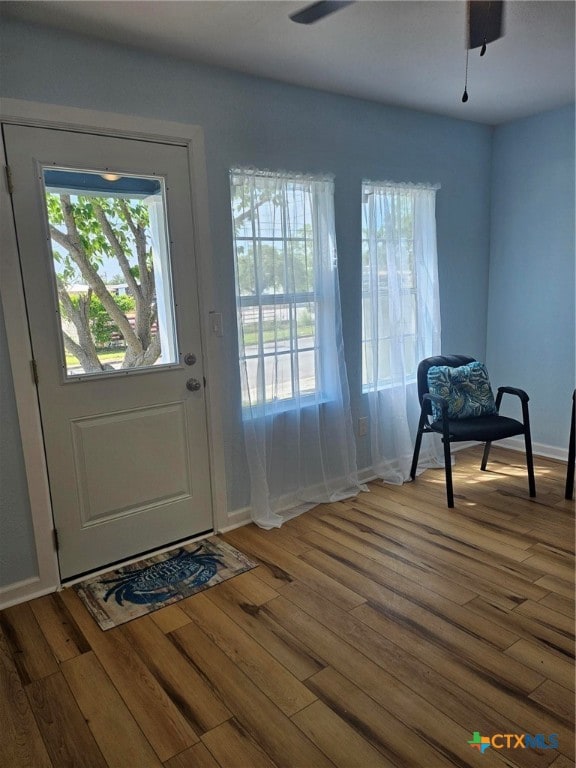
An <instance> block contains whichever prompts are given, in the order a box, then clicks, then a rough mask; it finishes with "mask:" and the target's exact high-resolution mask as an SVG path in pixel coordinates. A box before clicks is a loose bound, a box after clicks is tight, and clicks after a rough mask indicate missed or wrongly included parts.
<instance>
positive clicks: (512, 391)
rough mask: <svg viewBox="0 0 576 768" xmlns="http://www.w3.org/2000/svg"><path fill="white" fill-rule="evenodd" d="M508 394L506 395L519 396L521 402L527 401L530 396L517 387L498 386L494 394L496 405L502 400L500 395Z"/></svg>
mask: <svg viewBox="0 0 576 768" xmlns="http://www.w3.org/2000/svg"><path fill="white" fill-rule="evenodd" d="M503 394H508V395H516V397H519V398H520V400H521V401H522V402H523V403H527V402H528V400H530V398H529V397H528V395H527V394H526V392H524V390H523V389H518V388H517V387H498V394H497V395H496V399H497V403H496V407H498V405H499V404H500V401H501V400H502V395H503Z"/></svg>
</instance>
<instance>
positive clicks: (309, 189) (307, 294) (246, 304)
mask: <svg viewBox="0 0 576 768" xmlns="http://www.w3.org/2000/svg"><path fill="white" fill-rule="evenodd" d="M253 177H261V178H263V179H276V180H277V181H278V183H281V182H284V183H286V184H291V185H294V186H295V185H300V186H301V187H302V194H303V195H310V218H309V220H307V221H305V224H304V226H307V225H308V226H311V228H312V231H311V234H310V236H307V235H306V234H302V235H298V236H290V235H289V234H286V218H287V217H286V207H287V206H289V205H290V201H289V200H287V199H286V197H284V201H285V202H284V205H281V206H279V207H280V215H281V219H282V221H281V229H282V231H283V232H284V233H285V236H278V235H262V234H258V233H257V232H256V224H257V218H258V209H257V208H256V207H255V206H254V203H253V202H252V204H251V211H252V213H251V217H250V218H251V230H252V231H251V234H247V235H237V234H236V232H235V231H234V229H233V232H232V238H233V252H234V269H235V273H236V280H235V300H236V312H237V319H238V340H239V350H238V352H239V354H238V362H239V366H240V370H241V373H242V369H243V368H244V369H245V368H246V366H247V361H248V360H258V359H264V360H267V359H272V360H276V361H278V360H281V359H283V358H288V359H289V362H290V394H288V395H286V396H284V397H268V396H266V395H265V397H264V398H263V399H256V398H254V399H252V392H251V388H250V386H249V384H248V383H247V381H246V379H245V376H244V375H243V374H242V376H241V396H242V412H243V415H244V417H246V416H248V414H249V412H251V413H252V415H253V414H254V413H258V411H259V410H261V411H262V412H264V410H266V409H267V408H269V407H273V409H274V412H276V413H278V412H284V411H292V410H296V409H300V408H303V407H306V406H307V405H313V404H314V403H317V402H318V401H319V400H321V401H325V400H327V397H326V394H325V388H324V386H323V381H324V375H323V364H322V350H321V344H320V341H319V339H320V336H321V328H322V325H323V323H324V318H323V317H322V314H323V311H324V302H323V297H322V291H321V286H320V281H319V280H318V269H319V245H318V232H317V227H316V226H315V222H316V220H317V217H318V211H317V200H316V194H315V191H314V188H313V184H314V179H313V178H307V177H302V176H301V175H299V174H294V175H291V174H285V173H277V174H276V173H273V172H272V173H270V172H261V173H260V172H257V171H256V172H255V171H245V170H243V169H232V170H231V171H230V191H231V210H232V216H234V213H233V200H234V187H235V186H240V185H241V184H242V183H243V182H242V178H253ZM236 179H240V181H236ZM286 191H287V190H286V188H285V187H284V186H283V195H284V196H285V195H286ZM304 207H306V204H304ZM246 210H248V209H247V208H246ZM290 218H291V217H290ZM233 225H234V220H233ZM295 242H300V243H304V244H305V245H306V244H310V247H311V250H312V264H311V266H310V267H309V268H308V269H309V270H310V271H311V273H312V274H311V277H312V289H311V290H309V291H302V290H299V291H296V290H294V291H283V292H281V293H265V289H263V290H260V289H259V288H258V271H259V270H258V263H257V256H256V254H257V253H258V246H259V245H261V244H262V243H273V244H276V243H278V244H279V246H280V250H282V251H283V253H284V267H286V264H287V259H289V258H290V257H289V255H288V252H289V248H287V243H288V244H293V243H295ZM242 243H247V244H250V245H251V246H252V253H253V259H254V271H255V277H254V286H255V292H254V294H252V295H240V294H239V290H238V288H239V280H238V264H239V259H238V246H239V244H242ZM309 277H310V275H309V274H308V276H307V280H309ZM302 304H308V305H314V333H313V336H312V337H311V341H310V342H308V343H306V341H307V340H308V339H309V338H310V337H307V336H298V319H297V310H298V306H299V305H302ZM279 305H282V306H286V308H287V311H288V314H289V329H290V333H289V338H288V339H287V341H288V342H289V343H288V348H287V349H285V350H278V349H274V350H272V351H270V352H266V351H264V350H263V348H262V347H263V344H264V343H265V342H264V341H263V338H262V337H263V334H264V328H263V322H264V321H263V319H262V317H260V318H257V319H256V322H257V323H258V335H259V339H258V348H257V351H256V352H255V353H254V354H252V355H247V354H245V353H244V348H245V344H244V340H243V318H242V314H241V313H242V311H243V310H245V309H248V308H250V307H254V308H255V309H256V311H257V312H258V311H260V315H261V314H262V310H265V309H266V308H267V307H275V306H279ZM298 340H301V341H304V342H305V346H302V345H301V344H299V343H298ZM302 352H312V353H313V357H314V387H313V389H311V390H304V391H303V392H302V394H300V395H298V394H295V392H297V390H298V382H302V379H301V378H299V376H300V372H299V354H300V353H302ZM257 375H259V376H261V377H263V380H261V381H260V384H259V385H258V384H257V385H256V391H258V390H260V391H263V392H266V389H267V385H266V380H265V369H264V366H262V370H261V371H260V373H259V374H258V373H257Z"/></svg>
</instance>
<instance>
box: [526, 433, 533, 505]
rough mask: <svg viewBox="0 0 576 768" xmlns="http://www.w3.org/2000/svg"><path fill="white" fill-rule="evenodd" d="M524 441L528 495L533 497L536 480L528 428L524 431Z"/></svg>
mask: <svg viewBox="0 0 576 768" xmlns="http://www.w3.org/2000/svg"><path fill="white" fill-rule="evenodd" d="M524 441H525V443H526V467H527V468H528V488H529V489H530V496H531V498H534V496H536V482H535V481H534V459H533V457H532V440H531V438H530V430H529V429H528V430H526V432H525V433H524Z"/></svg>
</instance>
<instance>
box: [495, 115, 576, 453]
mask: <svg viewBox="0 0 576 768" xmlns="http://www.w3.org/2000/svg"><path fill="white" fill-rule="evenodd" d="M574 174H575V164H574V106H573V105H572V106H570V107H565V108H562V109H558V110H553V111H550V112H545V113H542V114H540V115H536V116H535V117H531V118H527V119H524V120H518V121H515V122H513V123H510V124H507V125H503V126H500V127H498V128H497V129H496V131H495V135H494V152H493V175H492V195H491V197H492V234H491V258H490V288H489V302H488V336H487V350H488V357H487V364H488V368H489V371H490V375H491V378H492V379H493V381H494V382H498V384H509V385H511V386H514V385H515V386H518V387H521V388H523V389H525V390H526V391H527V392H528V394H529V395H530V409H531V421H532V433H533V440H534V441H535V442H539V443H543V444H544V445H549V446H556V447H561V448H564V449H566V448H567V445H568V431H569V424H570V408H571V397H572V391H573V389H574V387H575V386H576V370H575V349H574V348H575V338H574V333H575V308H574V295H575V287H576V286H575V270H574V266H575V242H574V215H575V214H574V211H575V199H574Z"/></svg>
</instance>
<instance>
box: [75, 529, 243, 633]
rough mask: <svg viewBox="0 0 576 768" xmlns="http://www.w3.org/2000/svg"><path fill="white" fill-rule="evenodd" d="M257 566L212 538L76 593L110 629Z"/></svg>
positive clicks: (96, 579) (98, 579) (89, 582)
mask: <svg viewBox="0 0 576 768" xmlns="http://www.w3.org/2000/svg"><path fill="white" fill-rule="evenodd" d="M257 566H258V563H255V562H253V561H252V560H250V558H248V557H246V555H244V554H243V553H242V552H239V551H238V550H237V549H236V548H235V547H232V546H230V544H227V543H226V542H225V541H222V539H219V538H218V537H217V536H214V537H212V538H210V539H204V540H203V541H201V542H192V543H191V544H185V545H183V546H180V547H177V548H176V549H174V550H171V551H170V552H164V553H163V554H161V555H154V556H153V557H147V558H145V559H143V560H140V561H138V562H137V563H132V564H131V565H125V566H123V567H121V568H116V569H114V570H111V571H108V572H107V573H101V574H99V575H98V576H92V577H90V578H88V579H85V580H84V581H81V582H79V583H78V584H75V585H74V587H73V589H74V590H75V591H76V593H77V594H78V596H79V597H80V599H81V600H82V602H83V603H84V605H85V606H86V608H87V609H88V610H89V612H90V613H91V615H92V616H93V617H94V619H95V620H96V621H97V622H98V625H99V626H100V628H101V629H104V630H106V629H111V628H112V627H116V626H118V625H119V624H124V623H125V622H127V621H131V620H132V619H136V618H138V617H139V616H144V615H145V614H147V613H151V612H152V611H156V610H158V609H159V608H163V607H164V606H166V605H171V604H172V603H176V602H178V601H179V600H183V599H184V598H185V597H190V596H191V595H194V594H195V593H196V592H200V591H202V590H204V589H209V588H210V587H214V586H215V585H216V584H220V583H221V582H222V581H226V580H227V579H231V578H232V577H233V576H237V575H238V574H240V573H245V572H246V571H249V570H251V569H252V568H256V567H257Z"/></svg>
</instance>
